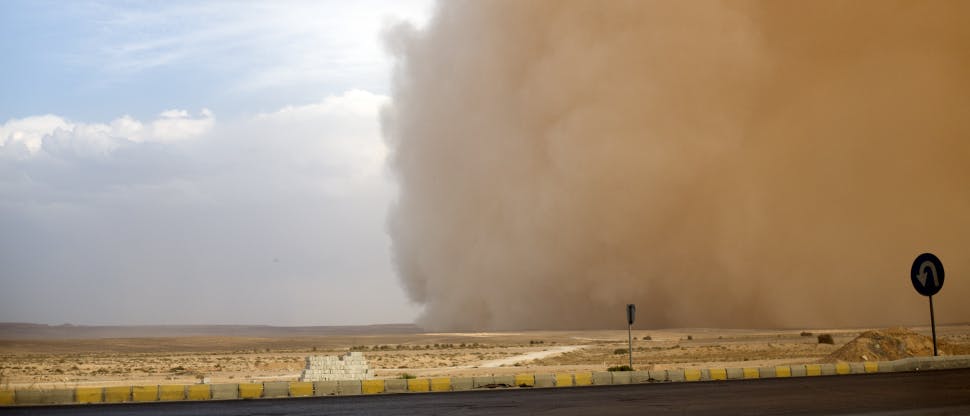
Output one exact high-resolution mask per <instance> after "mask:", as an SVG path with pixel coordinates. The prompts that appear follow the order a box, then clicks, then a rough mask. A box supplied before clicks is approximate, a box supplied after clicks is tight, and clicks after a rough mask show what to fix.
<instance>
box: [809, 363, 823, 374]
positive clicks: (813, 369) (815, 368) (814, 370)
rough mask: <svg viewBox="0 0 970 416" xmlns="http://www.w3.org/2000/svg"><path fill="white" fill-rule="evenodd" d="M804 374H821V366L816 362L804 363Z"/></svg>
mask: <svg viewBox="0 0 970 416" xmlns="http://www.w3.org/2000/svg"><path fill="white" fill-rule="evenodd" d="M805 375H806V376H820V375H822V366H820V365H818V364H805Z"/></svg>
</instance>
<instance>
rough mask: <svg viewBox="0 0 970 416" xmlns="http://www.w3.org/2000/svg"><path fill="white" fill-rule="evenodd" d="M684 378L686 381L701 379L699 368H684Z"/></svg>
mask: <svg viewBox="0 0 970 416" xmlns="http://www.w3.org/2000/svg"><path fill="white" fill-rule="evenodd" d="M684 379H685V380H687V381H698V380H700V379H701V370H699V369H696V368H685V369H684Z"/></svg>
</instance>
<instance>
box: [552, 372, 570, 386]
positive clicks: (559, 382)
mask: <svg viewBox="0 0 970 416" xmlns="http://www.w3.org/2000/svg"><path fill="white" fill-rule="evenodd" d="M572 385H573V375H572V374H569V373H556V387H570V386H572Z"/></svg>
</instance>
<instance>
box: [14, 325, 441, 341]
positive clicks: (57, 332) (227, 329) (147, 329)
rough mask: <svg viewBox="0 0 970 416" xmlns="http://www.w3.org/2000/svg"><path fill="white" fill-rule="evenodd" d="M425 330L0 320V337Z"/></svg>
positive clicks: (409, 328) (411, 330)
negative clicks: (62, 322)
mask: <svg viewBox="0 0 970 416" xmlns="http://www.w3.org/2000/svg"><path fill="white" fill-rule="evenodd" d="M421 332H424V330H423V329H421V328H420V327H418V326H417V325H414V324H382V325H352V326H268V325H133V326H127V325H108V326H87V325H71V324H64V325H43V324H30V323H17V322H0V340H23V339H98V338H154V337H192V336H211V337H299V336H327V335H331V336H332V335H368V334H375V335H376V334H416V333H421Z"/></svg>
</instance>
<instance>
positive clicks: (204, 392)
mask: <svg viewBox="0 0 970 416" xmlns="http://www.w3.org/2000/svg"><path fill="white" fill-rule="evenodd" d="M188 396H189V400H209V399H211V398H212V390H211V389H210V388H209V385H208V384H192V385H190V386H189V391H188Z"/></svg>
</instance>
